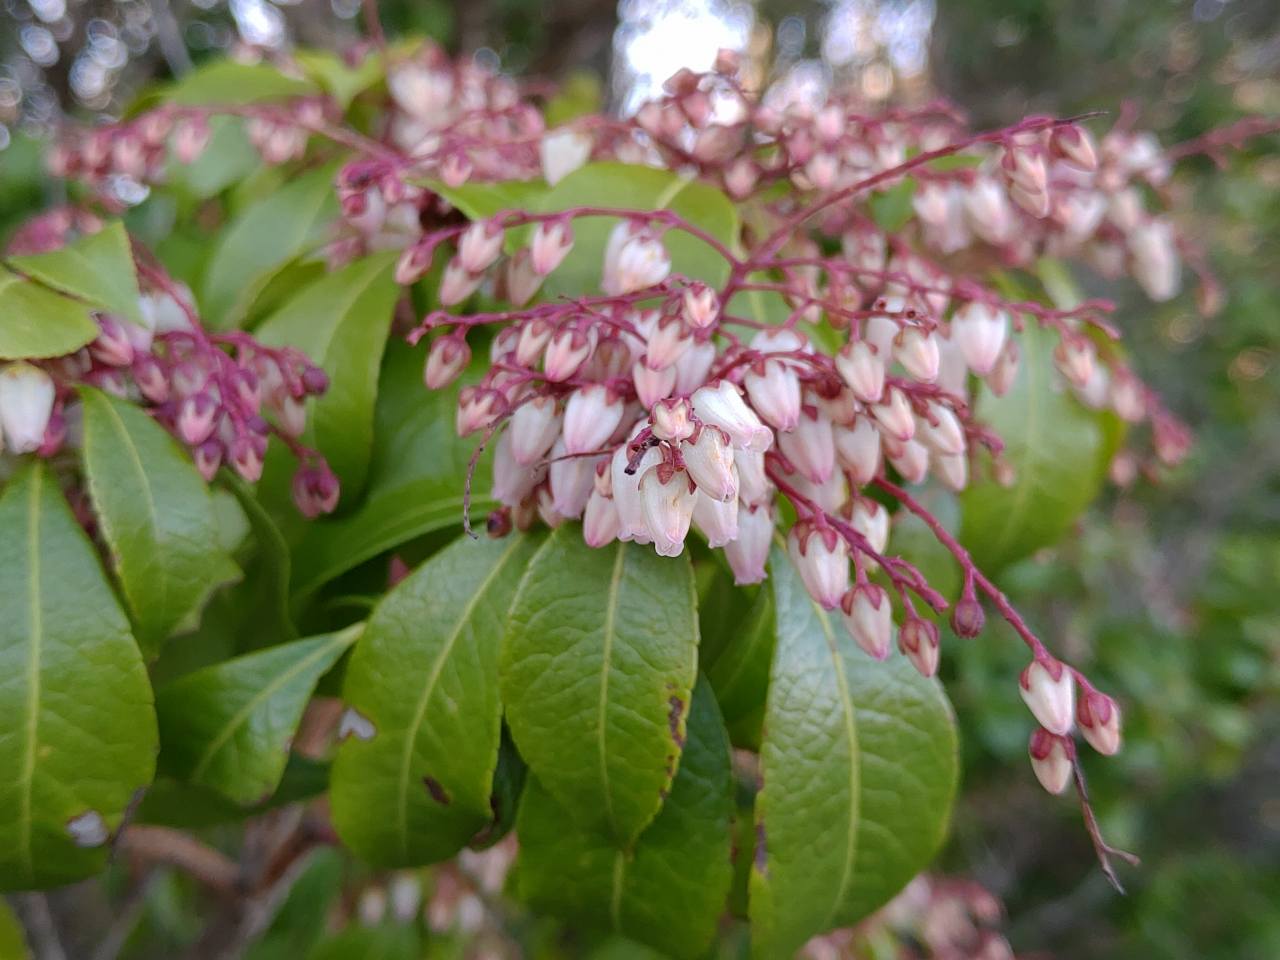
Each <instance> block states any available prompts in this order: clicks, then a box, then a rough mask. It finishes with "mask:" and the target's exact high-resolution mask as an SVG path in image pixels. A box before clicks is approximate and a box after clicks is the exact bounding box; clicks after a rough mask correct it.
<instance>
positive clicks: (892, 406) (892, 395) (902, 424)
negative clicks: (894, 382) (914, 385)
mask: <svg viewBox="0 0 1280 960" xmlns="http://www.w3.org/2000/svg"><path fill="white" fill-rule="evenodd" d="M871 415H872V416H873V417H875V419H876V423H878V424H879V425H880V429H881V430H883V431H884V432H885V434H886V435H887V436H890V437H892V438H893V439H895V440H898V441H900V442H904V443H905V442H906V441H908V440H910V439H911V438H912V437H914V436H915V434H916V418H915V415H914V414H913V413H912V412H911V402H910V401H909V400H908V399H907V395H906V394H905V393H903V391H902V389H901V388H900V387H890V388H889V390H888V392H887V393H886V394H885V398H884V402H883V403H877V404H875V405H874V406H873V407H871Z"/></svg>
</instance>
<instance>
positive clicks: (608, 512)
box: [582, 490, 620, 547]
mask: <svg viewBox="0 0 1280 960" xmlns="http://www.w3.org/2000/svg"><path fill="white" fill-rule="evenodd" d="M619 523H620V520H619V517H618V508H617V507H616V506H615V505H614V502H613V498H612V497H606V496H604V495H603V494H601V493H600V491H599V490H593V491H591V496H590V498H589V499H588V500H587V508H586V510H585V511H584V513H583V514H582V539H583V541H585V542H586V544H587V546H588V547H604V546H607V545H608V544H610V543H613V541H614V540H616V539H618V526H619Z"/></svg>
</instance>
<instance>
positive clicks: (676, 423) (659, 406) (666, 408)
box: [649, 397, 694, 442]
mask: <svg viewBox="0 0 1280 960" xmlns="http://www.w3.org/2000/svg"><path fill="white" fill-rule="evenodd" d="M649 423H650V424H652V426H653V435H654V436H655V437H657V438H658V439H659V440H668V441H672V442H679V441H681V440H687V439H688V438H689V437H691V436H692V435H693V426H694V425H693V407H692V406H691V405H690V403H689V401H688V400H686V399H684V398H683V397H679V398H676V399H673V400H659V401H658V402H657V403H655V404H654V405H653V414H652V416H650V417H649Z"/></svg>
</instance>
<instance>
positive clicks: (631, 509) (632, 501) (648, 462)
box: [609, 444, 662, 543]
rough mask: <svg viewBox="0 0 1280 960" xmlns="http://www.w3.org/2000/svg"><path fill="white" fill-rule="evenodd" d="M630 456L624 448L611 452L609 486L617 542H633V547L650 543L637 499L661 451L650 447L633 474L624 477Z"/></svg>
mask: <svg viewBox="0 0 1280 960" xmlns="http://www.w3.org/2000/svg"><path fill="white" fill-rule="evenodd" d="M629 459H630V454H628V452H627V448H626V445H625V444H624V445H623V446H621V447H619V448H618V449H617V450H616V451H614V454H613V459H612V460H610V461H609V472H610V482H611V484H612V487H613V502H614V506H615V507H616V508H617V510H618V539H619V540H634V541H635V542H637V543H650V542H652V541H653V537H652V536H651V535H650V533H649V525H648V523H647V522H646V521H645V517H644V504H643V502H642V500H641V497H640V481H641V480H642V479H643V478H644V476H645V475H646V474H647V473H648V472H649V471H651V470H656V469H657V467H658V464H659V463H661V462H662V451H661V450H659V449H658V448H657V447H650V448H649V449H648V450H646V451H645V453H644V456H643V457H641V458H640V462H639V463H638V464H637V465H636V470H635V472H634V473H627V466H628V463H629Z"/></svg>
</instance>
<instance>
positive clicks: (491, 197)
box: [428, 180, 550, 249]
mask: <svg viewBox="0 0 1280 960" xmlns="http://www.w3.org/2000/svg"><path fill="white" fill-rule="evenodd" d="M428 185H429V186H430V187H431V189H432V190H433V191H435V192H436V193H438V194H440V196H442V197H444V198H445V199H446V200H448V201H449V202H450V203H451V204H453V205H454V206H455V207H457V208H458V209H459V210H461V211H462V212H463V213H465V214H466V215H467V219H468V220H486V219H488V218H489V217H492V216H493V215H494V214H496V213H501V212H503V211H504V210H532V209H538V207H539V205H540V204H542V202H543V199H544V198H545V197H546V195H547V193H548V192H550V188H549V187H548V186H547V185H546V184H545V183H543V182H542V181H541V180H500V181H498V182H496V183H464V184H462V185H461V186H457V187H450V186H448V185H447V184H444V183H441V182H440V181H438V180H431V181H429V182H428ZM525 232H527V231H524V230H512V231H510V232H509V234H508V237H507V240H508V242H510V241H511V240H512V239H513V238H514V237H515V236H520V235H523V233H525ZM508 249H511V247H510V245H509V246H508Z"/></svg>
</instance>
